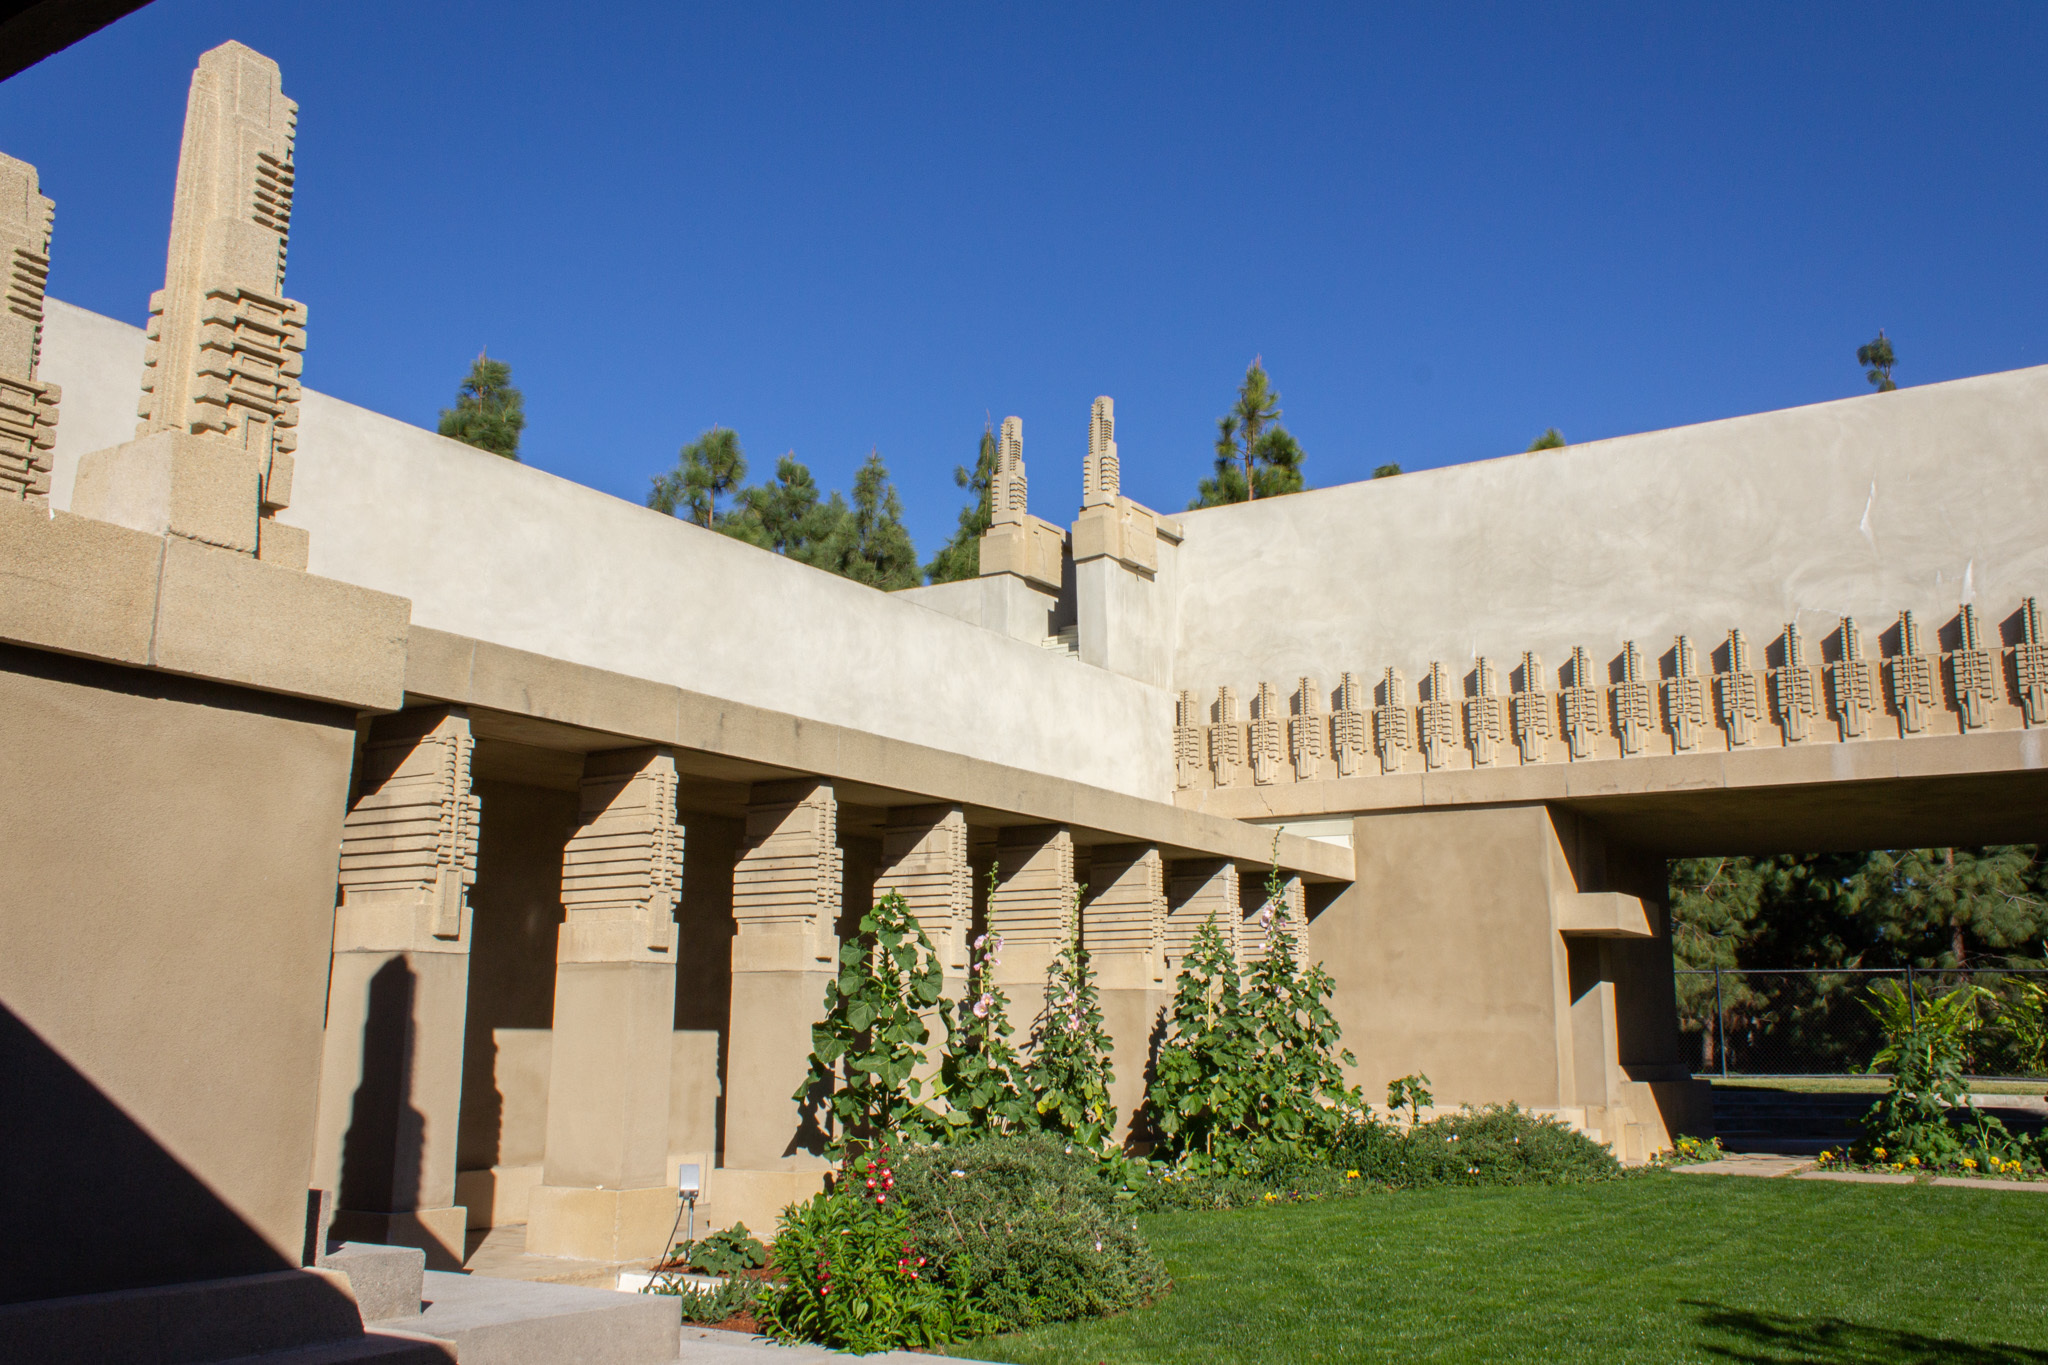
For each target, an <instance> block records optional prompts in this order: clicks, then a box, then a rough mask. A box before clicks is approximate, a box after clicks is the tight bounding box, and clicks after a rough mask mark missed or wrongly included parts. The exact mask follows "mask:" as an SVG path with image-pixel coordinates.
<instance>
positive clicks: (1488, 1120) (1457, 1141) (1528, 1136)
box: [1330, 1104, 1622, 1189]
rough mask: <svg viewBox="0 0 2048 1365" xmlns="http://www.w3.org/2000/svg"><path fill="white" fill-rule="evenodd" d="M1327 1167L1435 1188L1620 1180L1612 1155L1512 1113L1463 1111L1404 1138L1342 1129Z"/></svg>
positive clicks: (1383, 1131) (1561, 1129) (1387, 1129)
mask: <svg viewBox="0 0 2048 1365" xmlns="http://www.w3.org/2000/svg"><path fill="white" fill-rule="evenodd" d="M1330 1160H1331V1162H1332V1163H1333V1164H1335V1165H1339V1166H1342V1167H1344V1168H1345V1169H1346V1170H1355V1171H1357V1172H1358V1173H1359V1176H1360V1177H1361V1178H1362V1179H1364V1180H1370V1181H1378V1182H1380V1183H1383V1184H1387V1185H1394V1186H1399V1187H1402V1188H1408V1189H1426V1188H1429V1187H1432V1186H1439V1185H1559V1184H1566V1183H1569V1182H1572V1181H1580V1180H1605V1179H1609V1178H1611V1177H1613V1176H1617V1175H1620V1174H1621V1173H1622V1166H1621V1163H1620V1162H1619V1161H1616V1160H1615V1158H1614V1154H1613V1153H1612V1152H1610V1151H1608V1150H1607V1149H1606V1148H1605V1147H1603V1146H1601V1145H1600V1144H1599V1143H1597V1142H1595V1141H1593V1140H1592V1139H1591V1138H1589V1137H1587V1136H1586V1135H1585V1134H1584V1133H1577V1132H1574V1131H1572V1130H1571V1129H1570V1128H1567V1127H1566V1126H1565V1125H1564V1124H1562V1123H1559V1122H1558V1121H1557V1120H1556V1119H1551V1118H1544V1117H1541V1116H1539V1115H1536V1114H1532V1113H1530V1112H1529V1111H1528V1110H1526V1109H1522V1108H1520V1107H1518V1106H1516V1105H1513V1104H1508V1105H1488V1106H1487V1107H1486V1108H1484V1109H1472V1108H1466V1109H1462V1110H1460V1111H1459V1112H1458V1113H1456V1114H1447V1115H1444V1116H1443V1117H1441V1118H1435V1119H1431V1120H1430V1121H1429V1122H1427V1123H1418V1124H1416V1125H1414V1126H1413V1127H1411V1128H1409V1129H1407V1130H1406V1131H1403V1130H1400V1129H1397V1128H1395V1127H1393V1126H1392V1125H1390V1124H1385V1123H1381V1122H1379V1121H1377V1120H1375V1119H1372V1118H1370V1117H1367V1118H1365V1119H1362V1120H1360V1121H1358V1122H1354V1123H1352V1124H1350V1125H1348V1126H1347V1127H1346V1128H1345V1130H1344V1132H1343V1133H1342V1134H1341V1135H1340V1136H1339V1137H1338V1139H1337V1142H1336V1143H1335V1144H1334V1146H1333V1147H1332V1148H1331V1152H1330Z"/></svg>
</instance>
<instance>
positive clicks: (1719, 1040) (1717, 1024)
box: [1714, 962, 1728, 1081]
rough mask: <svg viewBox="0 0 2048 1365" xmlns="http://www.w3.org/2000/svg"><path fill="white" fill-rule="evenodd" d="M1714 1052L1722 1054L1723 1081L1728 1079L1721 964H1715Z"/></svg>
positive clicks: (1725, 1016)
mask: <svg viewBox="0 0 2048 1365" xmlns="http://www.w3.org/2000/svg"><path fill="white" fill-rule="evenodd" d="M1714 1050H1715V1051H1717V1052H1719V1053H1720V1054H1721V1079H1722V1080H1724V1081H1725V1080H1727V1079H1728V1016H1727V1015H1726V1014H1725V1013H1723V1012H1722V1009H1721V964H1720V963H1718V962H1717V963H1715V964H1714Z"/></svg>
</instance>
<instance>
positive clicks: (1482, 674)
mask: <svg viewBox="0 0 2048 1365" xmlns="http://www.w3.org/2000/svg"><path fill="white" fill-rule="evenodd" d="M1473 688H1474V695H1473V696H1472V697H1471V698H1469V699H1468V700H1467V701H1466V702H1465V742H1466V743H1467V744H1469V745H1471V746H1472V764H1473V766H1474V767H1478V768H1485V767H1489V766H1491V765H1492V763H1493V760H1494V756H1495V755H1496V754H1497V753H1499V751H1500V744H1501V738H1502V736H1503V734H1504V733H1505V730H1506V727H1505V726H1504V725H1502V723H1501V704H1500V696H1499V692H1500V679H1499V678H1497V677H1496V676H1495V675H1494V668H1493V665H1492V664H1491V663H1489V662H1488V661H1487V659H1486V657H1485V656H1484V655H1481V656H1480V658H1479V661H1478V663H1477V665H1476V666H1475V667H1474V668H1473Z"/></svg>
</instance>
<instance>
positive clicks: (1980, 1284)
mask: <svg viewBox="0 0 2048 1365" xmlns="http://www.w3.org/2000/svg"><path fill="white" fill-rule="evenodd" d="M1141 1221H1142V1224H1143V1226H1144V1228H1145V1231H1146V1233H1147V1235H1148V1236H1149V1237H1150V1238H1151V1239H1152V1244H1153V1246H1154V1248H1155V1249H1156V1250H1157V1251H1158V1252H1159V1254H1160V1256H1161V1258H1162V1259H1164V1260H1165V1262H1166V1266H1167V1269H1168V1271H1169V1272H1170V1273H1171V1274H1172V1276H1173V1280H1174V1288H1173V1291H1172V1292H1171V1293H1170V1294H1168V1295H1166V1297H1165V1298H1163V1299H1162V1300H1160V1301H1159V1302H1158V1303H1156V1304H1154V1305H1153V1306H1152V1307H1150V1308H1146V1309H1143V1310H1141V1311H1139V1312H1136V1313H1131V1314H1129V1315H1127V1316H1124V1317H1120V1318H1112V1319H1105V1320H1098V1321H1094V1322H1088V1323H1078V1324H1076V1323H1069V1324H1065V1325H1062V1326H1058V1327H1049V1328H1043V1329H1040V1330H1038V1331H1035V1332H1027V1333H1021V1334H1019V1335H1016V1336H1009V1337H999V1338H996V1339H994V1340H990V1341H979V1342H974V1343H971V1344H969V1345H967V1346H963V1347H960V1348H958V1349H957V1350H956V1352H955V1354H958V1355H963V1356H970V1357H979V1358H981V1359H984V1360H999V1361H1017V1362H1027V1363H1034V1365H1035V1363H1042V1365H1094V1363H1095V1362H1115V1363H1116V1365H1127V1363H1135V1362H1160V1365H1164V1363H1165V1362H1181V1361H1186V1362H1204V1365H1207V1363H1208V1362H1219V1363H1220V1362H1238V1361H1242V1362H1254V1361H1256V1362H1262V1363H1263V1362H1273V1365H1287V1363H1289V1362H1303V1361H1368V1360H1402V1361H1409V1360H1425V1361H1496V1360H1503V1361H1524V1360H1526V1361H1575V1360H1586V1361H1601V1362H1616V1361H1691V1360H1705V1361H1736V1362H1794V1361H1799V1362H1805V1361H1823V1362H1829V1363H1830V1365H1843V1363H1844V1362H1851V1361H1855V1362H1863V1361H1868V1362H1873V1363H1874V1362H1880V1361H1882V1362H1886V1363H1887V1365H1892V1363H1893V1362H1920V1361H1930V1362H1931V1361H1945V1362H1946V1361H1986V1362H1992V1363H1993V1365H2015V1363H2016V1362H2022V1361H2029V1362H2048V1195H2039V1194H2022V1193H1996V1192H1992V1191H1979V1190H1954V1189H1936V1188H1933V1187H1931V1186H1896V1185H1881V1186H1872V1185H1846V1184H1835V1183H1831V1182H1826V1181H1813V1180H1783V1179H1780V1180H1759V1179H1754V1178H1743V1177H1728V1176H1695V1175H1671V1174H1653V1175H1644V1176H1639V1177H1636V1178H1634V1179H1630V1180H1623V1181H1615V1182H1610V1183H1604V1184H1595V1185H1574V1186H1563V1187H1557V1188H1527V1189H1514V1188H1505V1189H1503V1188H1494V1189H1458V1190H1439V1191H1405V1192H1394V1193H1381V1194H1374V1195H1371V1196H1368V1197H1365V1198H1361V1199H1356V1200H1345V1201H1339V1202H1335V1203H1328V1204H1308V1205H1297V1206H1293V1207H1279V1208H1272V1209H1260V1210H1254V1211H1247V1212H1241V1213H1203V1214H1162V1215H1157V1216H1154V1217H1151V1218H1147V1219H1144V1220H1141Z"/></svg>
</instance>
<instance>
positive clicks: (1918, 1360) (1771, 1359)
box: [1686, 1299, 2048, 1365]
mask: <svg viewBox="0 0 2048 1365" xmlns="http://www.w3.org/2000/svg"><path fill="white" fill-rule="evenodd" d="M1686 1304H1687V1306H1688V1307H1691V1308H1697V1309H1700V1310H1701V1312H1700V1319H1699V1321H1700V1326H1701V1327H1704V1328H1706V1329H1707V1330H1708V1331H1710V1332H1718V1333H1722V1334H1723V1335H1725V1336H1727V1337H1728V1338H1730V1340H1728V1341H1726V1342H1724V1343H1713V1344H1707V1345H1706V1349H1707V1351H1708V1352H1710V1353H1711V1354H1712V1355H1715V1356H1718V1357H1721V1358H1723V1359H1727V1360H1742V1361H1755V1362H1758V1363H1759V1365H1777V1363H1778V1362H1783V1365H1795V1363H1797V1365H1807V1363H1808V1362H1811V1365H1935V1362H1937V1361H1954V1360H1970V1361H1976V1362H1978V1365H2048V1351H2041V1350H2035V1349H2032V1348H2030V1347H2026V1346H2008V1345H2005V1344H2003V1343H1998V1342H1978V1341H1957V1340H1955V1339H1954V1338H1952V1337H1931V1336H1926V1335H1923V1334H1922V1333H1919V1332H1906V1331H1900V1330H1898V1329H1896V1328H1891V1327H1866V1326H1864V1325H1863V1324H1861V1323H1856V1322H1847V1321H1844V1320H1843V1319H1841V1318H1808V1317H1795V1316H1793V1315H1791V1314H1789V1313H1767V1312H1756V1311H1752V1310H1749V1309H1741V1308H1729V1307H1728V1306H1726V1305H1725V1304H1718V1303H1708V1302H1702V1301H1700V1300H1696V1299H1688V1300H1687V1301H1686Z"/></svg>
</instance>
